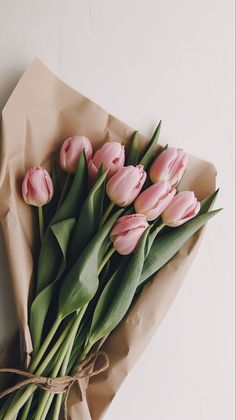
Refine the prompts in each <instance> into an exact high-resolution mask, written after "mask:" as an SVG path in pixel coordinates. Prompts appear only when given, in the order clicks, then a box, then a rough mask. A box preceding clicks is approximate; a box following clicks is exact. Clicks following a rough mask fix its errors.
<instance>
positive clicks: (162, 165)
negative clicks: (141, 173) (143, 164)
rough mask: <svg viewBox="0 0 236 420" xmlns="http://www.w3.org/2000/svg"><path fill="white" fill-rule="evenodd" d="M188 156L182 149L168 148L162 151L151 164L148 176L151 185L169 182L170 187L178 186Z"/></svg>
mask: <svg viewBox="0 0 236 420" xmlns="http://www.w3.org/2000/svg"><path fill="white" fill-rule="evenodd" d="M187 163H188V155H187V153H185V151H184V150H182V149H175V148H173V147H170V148H168V149H166V150H164V151H163V152H162V153H161V154H160V155H159V156H158V157H157V158H156V160H155V161H154V162H153V164H152V166H151V168H150V171H149V176H150V178H151V180H152V182H153V183H155V182H159V181H169V182H170V185H171V187H173V186H175V185H176V184H178V183H179V182H180V180H181V178H182V176H183V174H184V172H185V169H186V166H187Z"/></svg>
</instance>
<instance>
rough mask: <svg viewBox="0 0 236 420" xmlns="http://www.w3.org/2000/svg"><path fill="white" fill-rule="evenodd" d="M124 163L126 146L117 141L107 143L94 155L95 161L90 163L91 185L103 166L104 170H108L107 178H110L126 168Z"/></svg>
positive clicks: (92, 160)
mask: <svg viewBox="0 0 236 420" xmlns="http://www.w3.org/2000/svg"><path fill="white" fill-rule="evenodd" d="M124 162H125V148H124V146H123V145H122V144H120V143H118V142H115V141H111V142H109V143H105V144H104V145H103V146H102V147H101V148H100V149H99V150H97V151H96V152H95V153H94V156H93V159H91V160H90V161H89V164H88V172H89V178H90V183H93V182H94V180H95V179H96V176H97V173H98V170H99V168H100V166H103V170H106V169H108V173H107V177H108V178H110V177H111V176H112V175H114V174H115V173H116V172H117V171H118V170H119V169H120V168H122V167H123V166H124Z"/></svg>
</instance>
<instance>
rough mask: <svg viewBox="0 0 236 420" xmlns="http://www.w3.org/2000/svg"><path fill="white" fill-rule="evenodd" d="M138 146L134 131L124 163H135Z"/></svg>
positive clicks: (138, 154) (136, 133)
mask: <svg viewBox="0 0 236 420" xmlns="http://www.w3.org/2000/svg"><path fill="white" fill-rule="evenodd" d="M140 152H141V151H140V147H139V142H138V131H135V132H134V134H133V136H132V139H131V140H130V146H129V152H128V158H127V162H126V165H134V166H135V165H137V164H138V162H139V158H140Z"/></svg>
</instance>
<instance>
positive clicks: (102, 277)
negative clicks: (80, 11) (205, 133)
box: [0, 60, 217, 420]
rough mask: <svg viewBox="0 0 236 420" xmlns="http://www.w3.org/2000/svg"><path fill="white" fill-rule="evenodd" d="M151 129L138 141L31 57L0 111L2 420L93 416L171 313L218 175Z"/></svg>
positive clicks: (105, 404)
mask: <svg viewBox="0 0 236 420" xmlns="http://www.w3.org/2000/svg"><path fill="white" fill-rule="evenodd" d="M160 128H161V124H160V123H159V124H158V126H157V128H156V130H155V132H154V134H153V136H152V138H151V140H150V141H149V142H148V141H147V140H146V139H145V138H144V137H143V136H141V135H140V134H139V133H137V132H134V131H133V130H132V129H130V128H129V127H127V126H126V125H125V124H123V123H122V122H120V121H119V120H117V119H116V118H114V117H113V116H111V115H109V114H107V113H106V112H105V111H104V110H102V109H101V108H100V107H98V106H97V105H96V104H94V103H93V102H92V101H90V100H88V99H86V98H85V97H83V96H81V95H80V94H78V93H77V92H75V91H74V90H72V89H71V88H69V87H68V86H66V85H65V84H64V83H63V82H61V81H59V80H58V79H57V78H56V77H55V76H54V75H53V74H52V73H50V72H49V71H48V70H47V68H46V67H45V66H44V65H43V64H42V63H41V62H40V61H39V60H35V61H34V62H33V64H32V65H31V66H30V68H29V69H28V70H27V71H26V73H25V74H24V75H23V77H22V79H21V80H20V82H19V83H18V85H17V87H16V88H15V90H14V92H13V94H12V96H11V98H10V99H9V101H8V103H7V105H6V106H5V108H4V110H3V114H2V124H1V178H0V198H1V214H0V216H1V225H2V231H3V236H4V240H5V245H6V252H7V256H8V260H9V266H10V272H11V278H12V286H13V292H14V297H15V302H16V308H17V314H18V319H19V329H20V348H21V360H22V363H21V365H20V366H19V365H18V366H16V368H15V366H14V368H13V369H11V368H9V366H11V360H9V361H8V363H7V362H6V360H5V359H4V364H5V365H6V363H7V368H3V369H2V370H1V371H2V373H3V372H6V373H11V374H12V375H11V376H10V377H9V378H8V380H7V382H6V383H5V386H4V390H3V392H2V393H1V394H0V396H1V400H0V401H1V406H0V407H1V408H0V419H5V420H7V419H8V420H9V419H14V418H19V419H37V420H39V419H41V420H42V419H45V418H49V419H54V420H56V419H58V418H59V416H62V417H63V416H64V417H65V418H72V419H86V420H89V419H99V418H101V417H102V415H103V413H104V411H105V410H106V408H107V407H108V405H109V403H110V402H111V400H112V398H113V397H114V395H115V394H116V392H117V390H118V388H119V386H120V384H121V383H122V381H123V379H124V377H125V376H126V374H127V373H128V371H129V370H130V369H131V367H132V366H133V365H134V363H135V362H136V360H137V359H138V357H139V355H140V354H141V353H142V351H143V350H144V348H145V346H146V345H147V343H148V341H149V339H150V338H151V336H152V334H153V333H154V331H155V330H156V328H157V326H158V325H159V323H160V321H161V320H162V318H163V317H164V315H165V314H166V312H167V310H168V308H169V306H170V305H171V303H172V301H173V299H174V297H175V295H176V293H177V291H178V289H179V287H180V285H181V283H182V281H183V279H184V276H185V274H186V272H187V270H188V268H189V266H190V264H191V262H192V259H193V257H194V254H195V251H196V249H197V244H198V243H199V241H198V239H199V237H200V236H201V228H202V227H203V226H204V225H205V223H206V222H207V221H208V220H209V219H210V218H212V217H213V216H214V215H215V214H216V213H217V210H215V211H214V210H212V205H213V203H214V200H215V198H216V194H217V191H216V192H215V170H214V167H213V166H212V165H211V164H209V163H208V162H204V161H201V160H199V159H196V158H193V157H188V156H187V154H186V153H185V152H184V151H183V150H181V149H174V148H171V147H170V148H168V147H164V148H163V147H161V146H158V145H157V141H158V137H159V134H160ZM65 139H66V140H65ZM185 172H186V173H185Z"/></svg>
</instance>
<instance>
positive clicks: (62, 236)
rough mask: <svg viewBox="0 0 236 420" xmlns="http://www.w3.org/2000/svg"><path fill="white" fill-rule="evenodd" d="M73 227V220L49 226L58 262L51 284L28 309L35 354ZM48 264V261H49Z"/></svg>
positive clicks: (63, 264)
mask: <svg viewBox="0 0 236 420" xmlns="http://www.w3.org/2000/svg"><path fill="white" fill-rule="evenodd" d="M74 226H75V219H74V218H71V219H68V220H64V221H62V222H58V223H56V224H55V225H52V226H51V229H50V231H51V234H52V235H53V238H54V241H55V242H57V252H58V261H60V264H59V265H58V267H57V270H58V271H57V273H56V275H55V278H53V279H52V281H51V283H50V284H49V285H48V286H47V287H45V288H44V289H43V290H41V292H40V293H39V294H38V295H37V296H36V298H35V299H34V301H33V303H32V305H31V309H30V331H31V335H32V340H33V345H34V351H36V352H37V350H38V348H39V346H40V342H41V336H42V331H43V326H44V322H45V319H46V315H47V312H48V308H49V305H50V302H51V299H52V296H53V291H54V286H55V283H56V282H57V280H59V278H60V277H61V275H62V273H63V271H64V269H65V266H66V250H67V246H68V243H69V239H70V234H71V231H72V229H73V227H74ZM49 263H50V260H49Z"/></svg>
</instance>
